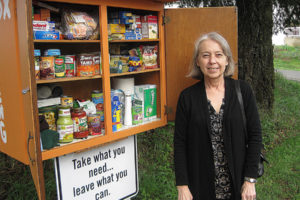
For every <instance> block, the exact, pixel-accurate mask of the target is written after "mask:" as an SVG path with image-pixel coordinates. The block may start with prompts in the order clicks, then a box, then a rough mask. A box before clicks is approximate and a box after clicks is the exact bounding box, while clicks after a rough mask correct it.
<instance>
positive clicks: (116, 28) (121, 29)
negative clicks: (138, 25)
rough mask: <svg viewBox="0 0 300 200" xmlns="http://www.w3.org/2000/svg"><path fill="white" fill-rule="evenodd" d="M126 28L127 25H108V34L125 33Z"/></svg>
mask: <svg viewBox="0 0 300 200" xmlns="http://www.w3.org/2000/svg"><path fill="white" fill-rule="evenodd" d="M125 32H126V27H125V24H108V34H109V35H110V34H113V33H125Z"/></svg>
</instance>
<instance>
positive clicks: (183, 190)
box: [177, 185, 193, 200]
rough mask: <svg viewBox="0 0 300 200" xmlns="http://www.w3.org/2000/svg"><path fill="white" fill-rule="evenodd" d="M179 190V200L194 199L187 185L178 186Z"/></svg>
mask: <svg viewBox="0 0 300 200" xmlns="http://www.w3.org/2000/svg"><path fill="white" fill-rule="evenodd" d="M177 190H178V200H192V199H193V196H192V194H191V192H190V189H189V187H188V186H187V185H180V186H177Z"/></svg>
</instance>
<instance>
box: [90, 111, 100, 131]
mask: <svg viewBox="0 0 300 200" xmlns="http://www.w3.org/2000/svg"><path fill="white" fill-rule="evenodd" d="M88 126H89V132H90V135H102V132H101V122H100V116H99V115H97V114H92V115H89V116H88Z"/></svg>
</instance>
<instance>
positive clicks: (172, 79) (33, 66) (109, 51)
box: [0, 0, 237, 199]
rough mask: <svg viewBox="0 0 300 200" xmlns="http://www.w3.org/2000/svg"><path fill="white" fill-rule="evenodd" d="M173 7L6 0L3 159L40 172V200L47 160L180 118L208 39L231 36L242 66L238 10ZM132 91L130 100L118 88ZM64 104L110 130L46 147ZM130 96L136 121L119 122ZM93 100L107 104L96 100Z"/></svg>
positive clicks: (143, 2)
mask: <svg viewBox="0 0 300 200" xmlns="http://www.w3.org/2000/svg"><path fill="white" fill-rule="evenodd" d="M164 2H167V1H159V0H128V1H122V0H115V1H109V0H43V1H42V0H39V1H31V0H25V1H24V0H9V1H3V0H0V5H1V7H2V8H3V9H2V10H3V12H2V13H0V14H1V16H0V29H1V33H0V36H1V37H0V41H1V47H0V56H1V64H0V131H1V132H0V134H1V137H0V151H1V152H3V153H5V154H8V155H9V156H11V157H13V158H15V159H17V160H19V161H21V162H23V163H24V164H26V165H30V168H31V172H32V176H33V179H34V182H35V186H36V189H37V193H38V196H39V198H40V199H45V188H44V178H43V168H42V161H43V160H47V159H52V158H55V157H58V156H62V155H65V154H69V153H72V152H76V151H82V150H86V149H89V148H93V147H96V146H99V145H102V144H105V143H109V142H114V141H116V140H119V139H122V138H126V137H128V136H130V135H134V134H138V133H141V132H145V131H148V130H151V129H155V128H158V127H161V126H164V125H166V124H167V121H168V120H173V119H174V116H175V109H176V102H177V98H178V95H179V93H180V91H181V90H182V89H184V88H185V87H187V86H189V85H191V84H193V83H194V82H195V81H193V80H189V79H186V78H185V74H186V73H187V70H188V66H189V62H190V59H191V56H192V54H193V46H194V41H195V40H196V39H197V38H198V37H199V36H200V35H201V34H202V33H205V32H209V31H217V32H219V33H221V34H222V35H223V36H224V37H225V38H226V39H227V40H228V41H229V43H230V46H231V47H232V51H233V54H234V59H235V60H236V61H237V11H236V8H234V7H228V8H201V9H200V8H199V9H167V10H165V9H164V4H163V3H164ZM53 21H54V23H53ZM62 63H65V65H64V67H63V66H62ZM37 66H39V68H38V67H37ZM236 75H237V73H236V74H235V76H236ZM37 77H38V78H37ZM128 85H129V86H130V88H132V90H131V91H130V92H131V93H130V94H128V93H127V92H126V91H125V92H120V90H117V89H124V87H125V86H126V87H127V86H128ZM129 86H128V87H129ZM126 87H125V88H126ZM145 91H149V94H148V93H147V92H145ZM92 94H93V95H94V96H92ZM95 95H96V96H95ZM130 95H131V96H130ZM141 95H142V96H143V95H144V96H146V95H150V96H149V98H150V99H152V101H154V104H153V102H152V104H151V103H150V104H151V106H150V107H147V108H146V106H145V105H146V104H147V103H146V101H147V100H145V99H147V98H144V99H142V100H141V98H143V97H141ZM61 96H66V97H67V98H66V99H65V100H68V98H69V97H72V98H73V101H74V102H75V100H76V102H77V100H78V102H79V103H78V104H80V106H83V105H82V104H86V106H85V108H86V113H88V115H89V114H91V113H93V112H97V113H98V114H99V115H101V119H100V122H101V123H100V124H102V125H101V126H100V127H98V129H97V130H95V133H97V134H95V135H88V136H86V137H84V138H83V139H73V141H72V142H68V143H61V144H60V146H56V147H54V148H51V149H47V150H46V149H42V148H41V146H42V145H41V141H42V140H41V133H40V129H41V128H42V125H41V126H40V122H39V115H44V116H45V118H46V120H47V122H48V124H49V125H50V128H53V129H56V128H58V127H57V124H55V122H56V121H57V115H55V114H51V113H55V112H54V111H53V109H57V106H53V105H55V104H59V103H62V102H61V98H60V97H61ZM128 96H130V97H129V99H130V102H129V104H130V106H131V108H133V109H130V110H129V111H130V112H131V114H130V115H129V116H130V117H129V118H130V120H129V122H128V121H126V120H128V116H127V119H126V117H125V115H126V113H125V114H123V115H122V114H118V109H121V110H126V108H127V107H126V106H128V105H126V101H125V100H126V98H127V97H128ZM45 98H46V99H47V98H48V99H49V98H51V101H49V100H46V101H45ZM93 98H96V99H94V100H95V101H100V103H99V102H98V103H94V104H93V103H92V104H91V102H90V103H89V102H88V101H87V100H91V99H93ZM124 99H125V100H124ZM132 99H134V101H133V103H132V101H131V100H132ZM121 100H122V101H121ZM123 100H124V101H123ZM127 100H128V99H127ZM124 102H125V103H124ZM63 103H66V102H63ZM67 103H68V102H67ZM127 103H128V102H127ZM49 105H51V106H50V107H49ZM92 105H94V106H92ZM95 105H96V106H95ZM125 105H126V106H125ZM143 105H144V107H145V108H144V109H143ZM45 106H48V107H46V108H45ZM122 106H123V107H125V108H123V107H122ZM127 111H128V110H127ZM132 115H136V116H135V117H136V118H132ZM55 117H56V118H55ZM143 117H144V119H143ZM148 117H149V118H148ZM54 118H55V119H54ZM119 118H120V119H119ZM132 122H134V123H133V124H134V125H131V124H132ZM52 123H54V124H52ZM124 124H125V125H124ZM74 126H75V125H74ZM89 131H91V129H90V130H89Z"/></svg>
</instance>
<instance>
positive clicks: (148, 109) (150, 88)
mask: <svg viewBox="0 0 300 200" xmlns="http://www.w3.org/2000/svg"><path fill="white" fill-rule="evenodd" d="M134 94H135V98H137V99H139V100H141V101H142V110H143V111H142V112H143V117H144V119H143V121H151V120H154V119H156V118H157V111H156V110H157V92H156V85H150V84H146V85H136V86H134Z"/></svg>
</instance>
